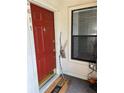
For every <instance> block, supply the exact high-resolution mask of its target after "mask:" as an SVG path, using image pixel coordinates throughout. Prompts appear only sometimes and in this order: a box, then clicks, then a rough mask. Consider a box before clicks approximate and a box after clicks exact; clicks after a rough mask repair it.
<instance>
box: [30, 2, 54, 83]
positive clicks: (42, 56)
mask: <svg viewBox="0 0 124 93" xmlns="http://www.w3.org/2000/svg"><path fill="white" fill-rule="evenodd" d="M31 14H32V23H33V33H34V43H35V51H36V62H37V71H38V79H39V81H41V80H42V79H44V78H45V76H47V75H48V74H49V73H50V72H51V71H52V70H53V69H54V68H55V64H56V63H55V61H56V60H55V36H54V13H53V12H51V11H49V10H47V9H44V8H41V7H38V6H36V5H34V4H31Z"/></svg>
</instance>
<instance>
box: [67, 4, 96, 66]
mask: <svg viewBox="0 0 124 93" xmlns="http://www.w3.org/2000/svg"><path fill="white" fill-rule="evenodd" d="M96 5H97V4H96V2H93V3H87V4H83V5H78V6H74V7H69V8H68V15H69V18H68V21H69V22H68V23H69V24H68V27H69V28H68V30H69V34H68V35H69V36H68V37H69V38H68V40H69V61H70V62H74V63H79V64H86V65H87V62H86V61H83V62H82V61H80V60H76V59H71V52H72V51H71V32H72V31H71V25H72V10H76V9H81V8H87V7H93V6H96Z"/></svg>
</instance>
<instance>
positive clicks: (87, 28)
mask: <svg viewBox="0 0 124 93" xmlns="http://www.w3.org/2000/svg"><path fill="white" fill-rule="evenodd" d="M71 49H72V50H71V51H72V52H71V58H72V59H76V60H83V61H88V62H93V63H96V61H97V8H96V7H90V8H85V9H78V10H73V11H72V35H71Z"/></svg>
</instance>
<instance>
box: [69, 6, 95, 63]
mask: <svg viewBox="0 0 124 93" xmlns="http://www.w3.org/2000/svg"><path fill="white" fill-rule="evenodd" d="M91 8H97V6H90V7H84V8H79V9H72V10H71V55H70V56H71V57H70V58H71V60H77V61H84V62H91V63H96V62H97V59H96V61H91V60H86V59H80V58H74V57H73V38H72V37H73V36H74V35H73V12H74V11H78V10H85V9H91ZM77 36H78V35H77ZM84 36H94V37H97V34H96V35H84ZM79 37H80V35H79Z"/></svg>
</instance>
